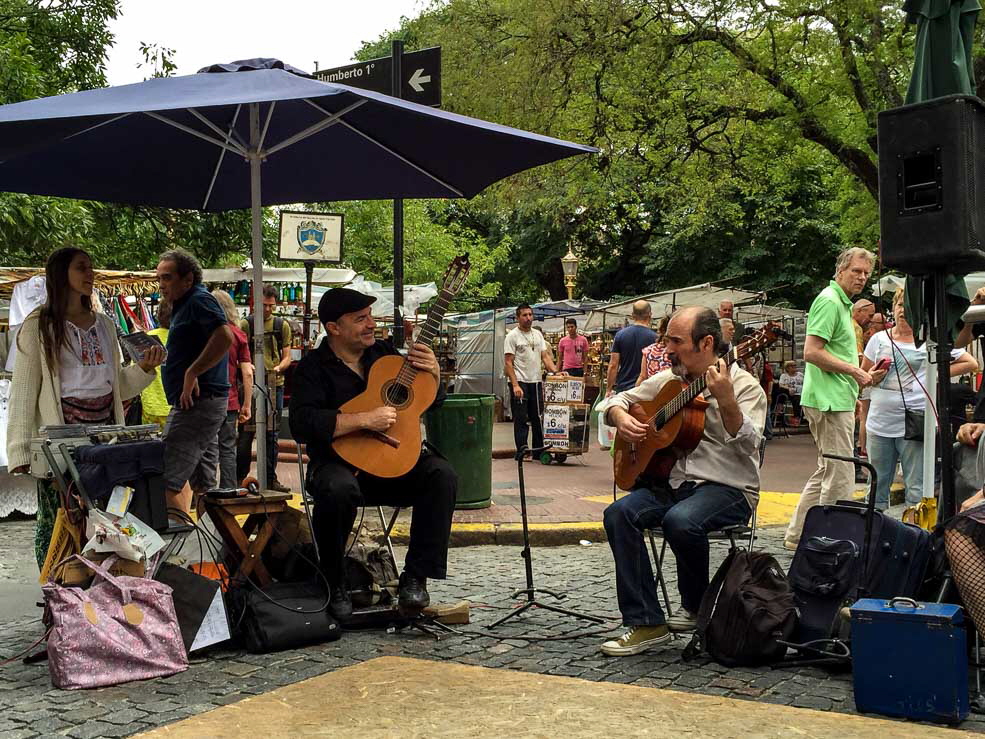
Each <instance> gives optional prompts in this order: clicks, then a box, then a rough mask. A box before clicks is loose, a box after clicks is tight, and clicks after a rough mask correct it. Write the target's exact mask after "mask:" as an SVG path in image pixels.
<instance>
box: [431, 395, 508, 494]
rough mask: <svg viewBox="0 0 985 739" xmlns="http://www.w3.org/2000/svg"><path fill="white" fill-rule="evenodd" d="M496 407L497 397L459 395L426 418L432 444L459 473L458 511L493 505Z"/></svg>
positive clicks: (453, 396)
mask: <svg viewBox="0 0 985 739" xmlns="http://www.w3.org/2000/svg"><path fill="white" fill-rule="evenodd" d="M495 404H496V396H495V395H472V394H469V393H458V394H452V395H449V396H448V397H447V398H445V402H444V403H442V404H441V407H439V408H435V409H432V410H430V411H428V412H427V413H426V414H425V415H424V425H425V427H426V428H427V434H428V442H430V443H431V444H433V445H434V447H435V448H436V449H437V450H438V451H440V452H441V453H442V454H443V455H445V457H447V459H448V461H449V462H450V463H451V466H452V467H453V468H454V469H455V472H457V473H458V497H457V498H456V503H455V507H456V508H459V509H462V508H488V507H489V506H490V504H491V503H492V435H493V409H494V407H495Z"/></svg>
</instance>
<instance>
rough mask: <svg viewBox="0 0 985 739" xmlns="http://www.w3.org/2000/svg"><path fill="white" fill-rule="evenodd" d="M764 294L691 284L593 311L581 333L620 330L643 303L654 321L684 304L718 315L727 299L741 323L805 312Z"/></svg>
mask: <svg viewBox="0 0 985 739" xmlns="http://www.w3.org/2000/svg"><path fill="white" fill-rule="evenodd" d="M765 298H766V294H765V293H757V292H750V291H748V290H737V289H734V288H730V287H717V286H715V285H713V284H712V283H710V282H706V283H704V284H701V285H692V286H691V287H683V288H680V289H677V290H665V291H663V292H659V293H651V294H650V295H639V296H637V297H634V298H630V299H628V300H623V301H620V302H616V303H609V304H607V305H603V306H600V307H598V308H595V309H594V310H593V311H592V312H591V313H590V314H589V316H588V320H587V321H586V322H585V324H584V325H583V326H582V330H584V331H601V330H602V328H603V326H604V327H606V328H610V327H611V328H613V329H615V328H619V327H620V326H621V325H622V324H623V322H624V321H625V320H627V319H628V318H629V316H630V315H631V314H632V312H633V303H635V302H636V301H637V300H645V301H647V302H648V303H649V304H650V307H651V308H652V310H653V318H654V320H659V319H660V318H661V317H662V316H664V315H669V314H670V313H673V312H674V310H676V309H677V308H680V307H681V306H685V305H703V306H705V307H706V308H711V309H712V310H713V311H715V312H716V313H717V312H718V304H719V303H720V302H722V301H723V300H729V301H731V302H732V303H733V305H734V307H735V318H736V320H738V321H741V322H742V323H757V322H761V321H768V320H776V319H780V318H796V317H800V316H802V315H804V311H802V310H799V309H797V308H790V307H786V306H781V305H767V304H766V302H765Z"/></svg>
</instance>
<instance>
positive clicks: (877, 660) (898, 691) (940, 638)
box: [851, 598, 968, 724]
mask: <svg viewBox="0 0 985 739" xmlns="http://www.w3.org/2000/svg"><path fill="white" fill-rule="evenodd" d="M851 615H852V622H851V634H852V652H853V657H852V669H853V672H854V675H853V679H854V682H855V707H856V708H857V709H858V711H859V712H862V713H879V714H882V715H884V716H901V717H905V718H910V719H915V720H918V721H936V722H942V723H951V724H954V723H958V722H960V721H963V720H964V719H965V718H966V717H967V715H968V652H967V643H966V641H967V635H966V632H965V628H964V613H963V612H962V610H961V608H960V606H956V605H950V604H946V603H918V602H916V601H914V600H912V599H910V598H892V599H889V600H886V599H882V598H879V599H876V598H865V599H862V600H860V601H858V602H857V603H855V604H854V605H853V606H852V607H851Z"/></svg>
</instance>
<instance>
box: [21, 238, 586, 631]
mask: <svg viewBox="0 0 985 739" xmlns="http://www.w3.org/2000/svg"><path fill="white" fill-rule="evenodd" d="M156 271H157V279H158V283H159V291H160V302H159V304H158V307H157V322H158V326H157V328H155V329H153V330H152V331H150V332H148V333H149V334H150V335H152V336H155V337H156V338H157V339H158V340H159V341H160V342H161V345H154V346H152V347H151V348H149V349H147V350H146V351H145V352H144V354H143V356H142V358H141V359H140V361H138V362H135V363H132V364H129V365H126V366H124V364H123V358H122V356H121V350H120V342H119V341H118V337H117V328H116V326H115V325H114V323H113V321H112V320H111V319H109V318H108V317H107V316H105V315H104V314H103V313H102V312H101V311H100V310H98V309H97V304H98V303H97V301H96V300H95V299H94V297H93V295H94V293H93V288H94V281H95V274H94V270H93V264H92V260H91V258H90V256H89V255H88V254H87V253H86V252H85V251H83V250H81V249H77V248H65V249H59V250H57V251H56V252H54V253H53V254H52V255H51V257H50V258H49V259H48V262H47V265H46V268H45V278H46V289H47V298H46V301H45V302H44V304H43V305H42V306H41V307H39V308H38V309H36V310H35V311H34V312H33V313H31V315H30V316H29V317H28V319H27V320H26V321H25V322H24V323H23V325H22V326H21V328H20V330H19V332H18V335H17V340H16V346H15V352H16V355H15V361H14V378H13V383H12V388H13V391H12V393H11V398H10V418H11V419H12V420H11V422H10V424H9V426H8V433H7V452H8V458H9V469H10V471H11V472H12V473H15V474H25V473H27V472H28V471H29V467H30V446H31V440H32V438H34V437H37V436H38V433H39V429H40V428H41V427H42V426H45V425H59V424H66V423H69V424H71V423H86V424H103V423H115V424H121V425H122V424H124V423H125V421H126V412H125V409H126V406H127V404H128V403H130V402H134V401H135V399H137V398H139V402H140V414H139V415H138V417H139V419H140V421H142V422H144V423H147V424H155V425H157V426H159V428H160V430H161V437H162V440H163V449H164V473H163V479H164V488H165V496H166V499H167V506H168V510H169V512H170V513H171V515H172V516H173V517H174V518H176V519H178V520H180V519H183V518H185V517H186V516H187V515H188V514H189V513H190V512H191V510H192V509H193V508H194V507H195V503H196V502H197V501H198V500H199V499H200V498H201V496H203V495H206V494H207V493H208V492H209V491H212V490H215V489H217V488H220V487H221V488H236V487H239V486H241V485H242V484H243V482H244V478H246V476H247V474H248V472H249V470H250V466H251V459H252V450H251V446H252V444H253V433H252V432H251V428H252V427H251V426H249V425H248V424H249V422H250V421H251V420H252V419H253V416H254V415H255V413H256V412H257V411H256V409H255V407H254V406H256V407H259V408H261V409H262V408H263V404H262V401H260V400H258V401H257V402H256V403H254V400H253V395H254V393H253V388H254V374H255V372H256V371H257V369H255V364H256V363H254V361H253V360H252V357H251V345H252V343H253V341H252V340H253V317H252V316H248V317H247V318H246V319H243V320H240V318H239V315H238V312H237V310H236V306H235V304H234V303H233V301H232V299H231V298H230V296H229V294H228V293H227V292H225V291H224V290H215V291H213V292H211V293H210V292H209V291H208V290H207V289H206V287H205V285H204V284H203V282H202V276H203V273H202V268H201V266H200V265H199V263H198V261H197V260H196V259H195V257H193V256H192V255H191V254H189V253H187V252H185V251H183V250H180V249H175V250H170V251H167V252H165V253H164V254H162V255H161V257H160V260H159V262H158V265H157V270H156ZM374 300H375V298H372V297H368V296H366V295H364V294H362V293H359V292H356V291H353V290H347V289H344V288H336V289H333V290H329V291H327V292H326V293H325V294H324V295H323V297H322V299H321V300H320V302H319V304H318V317H319V322H320V323H321V324H322V326H323V327H324V330H325V339H324V341H322V342H321V344H320V345H319V346H318V348H317V349H316V350H315V351H312V352H310V353H309V354H308V355H307V356H306V357H304V358H303V359H302V360H301V361H300V362H299V363H298V365H297V368H296V371H297V377H298V380H297V382H296V385H295V387H296V392H295V393H294V395H293V396H292V398H291V409H292V411H293V413H291V416H290V420H291V429H292V431H293V433H294V436H295V438H297V439H298V440H300V441H301V442H304V443H306V444H307V454H308V456H309V458H310V467H309V470H310V475H309V479H308V483H307V489H308V492H309V493H310V494H311V495H312V497H313V498H314V501H315V503H314V520H315V522H316V526H315V531H316V542H317V544H318V545H319V546H318V549H319V552H320V554H321V562H322V569H323V571H324V574H325V575H326V579H327V580H328V582H329V584H330V586H331V602H330V607H331V610H332V612H333V613H334V614H335V615H336V616H337V617H339V618H341V619H344V618H347V617H348V616H349V615H350V614H351V612H352V605H351V601H350V600H349V591H348V587H347V586H346V584H345V573H344V570H343V567H342V560H343V555H344V547H345V541H346V537H347V536H348V531H349V529H350V528H351V526H352V523H353V520H354V517H355V511H356V509H357V507H358V506H362V505H365V504H370V503H377V502H378V503H384V504H392V505H400V506H411V505H413V506H414V518H413V523H412V531H411V542H410V550H409V552H408V555H407V558H406V561H405V565H404V572H403V574H402V575H401V578H400V584H399V591H398V596H399V605H400V607H401V608H402V609H405V610H408V611H420V610H421V609H422V608H424V607H426V606H427V605H428V602H429V596H428V593H427V578H429V577H444V576H445V570H446V560H447V546H448V533H449V530H450V527H451V516H452V512H453V511H454V503H455V497H456V489H457V477H456V475H455V473H454V471H452V469H451V467H450V466H449V464H448V463H447V462H446V461H445V460H444V459H443V458H441V457H440V456H437V455H434V454H430V453H424V454H422V455H421V458H420V460H419V461H418V463H417V464H416V465H415V466H414V468H413V470H411V472H410V473H408V474H406V475H403V476H400V477H398V478H389V479H382V478H377V477H374V476H373V475H371V474H368V473H364V474H360V475H358V478H357V476H356V475H355V474H354V472H353V471H352V469H351V467H349V466H347V465H345V464H344V463H342V461H341V460H340V459H339V457H338V455H337V454H336V453H335V452H334V450H333V448H332V440H333V439H334V438H335V437H337V436H339V435H342V434H346V433H352V432H353V431H356V430H361V429H366V430H371V431H374V432H381V433H382V432H386V431H387V430H388V429H390V427H391V426H392V425H393V423H394V422H395V416H396V414H395V410H394V408H392V407H384V408H377V409H375V410H373V411H371V412H366V413H352V412H343V411H342V410H340V409H341V407H342V406H343V405H344V404H345V403H346V401H348V400H350V399H351V398H352V397H354V396H355V395H357V394H359V393H360V392H362V391H363V390H365V388H366V377H367V374H368V371H369V370H370V369H371V367H372V365H373V363H374V362H375V361H376V360H377V359H379V358H380V357H383V356H387V355H392V354H397V350H396V349H395V348H394V347H393V345H392V344H390V343H389V342H384V341H378V340H377V339H376V338H375V334H374V329H375V323H374V321H373V318H372V316H371V314H370V309H369V305H370V304H371V303H372V302H373V301H374ZM277 303H278V295H277V292H276V290H274V289H273V288H271V287H265V288H264V289H263V320H264V337H263V353H264V366H263V369H262V370H261V371H264V372H265V373H266V377H267V378H268V387H269V394H270V401H271V402H270V406H271V408H272V410H273V411H274V413H273V414H272V416H273V419H275V420H274V421H273V423H271V424H270V427H269V431H268V434H267V438H266V439H265V440H263V441H262V442H261V443H265V444H266V445H267V460H268V465H267V471H268V475H267V479H268V488H269V489H272V490H275V491H280V492H288V491H289V489H288V488H287V486H285V485H283V484H282V483H281V482H280V481H278V479H277V475H276V470H277V435H278V427H277V421H278V420H279V417H280V411H281V409H282V408H283V406H284V377H285V373H286V370H287V369H288V367H289V366H290V365H291V353H290V347H291V337H292V329H291V326H290V323H289V322H288V321H287V320H285V319H283V318H282V317H279V316H275V315H274V311H275V308H276V306H277ZM536 335H537V336H540V334H536ZM579 350H581V351H582V352H583V347H582V346H581V343H580V342H578V344H577V346H576V347H575V354H577V353H578V351H579ZM408 362H409V363H410V365H411V366H412V367H413V368H414V369H415V370H420V371H425V372H428V373H431V374H433V375H434V377H435V380H436V381H437V380H439V378H440V375H439V372H438V365H437V360H436V358H435V356H434V353H433V352H432V351H431V349H430V347H427V346H424V345H423V344H415V345H414V346H413V347H412V348H411V349H410V351H409V352H408ZM518 371H519V372H520V377H521V379H522V378H524V377H525V375H523V374H522V372H523V370H522V367H521V366H520V364H519V363H518ZM531 395H533V393H531ZM443 397H444V393H443V391H442V392H441V393H439V395H438V397H437V399H436V401H435V404H440V402H441V400H442V399H443ZM38 505H39V513H38V523H37V530H36V531H37V533H36V541H35V551H36V555H37V559H38V565H39V567H40V566H42V564H43V562H44V560H45V557H46V555H47V551H48V548H49V543H50V541H51V537H52V531H53V526H54V520H55V513H56V511H57V509H58V506H59V505H60V503H59V498H58V494H57V492H56V490H55V488H54V486H53V484H52V483H51V482H50V481H48V480H44V479H42V480H39V481H38Z"/></svg>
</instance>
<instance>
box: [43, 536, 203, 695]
mask: <svg viewBox="0 0 985 739" xmlns="http://www.w3.org/2000/svg"><path fill="white" fill-rule="evenodd" d="M74 558H75V559H78V560H80V561H81V562H82V563H84V564H85V565H87V566H89V567H91V568H92V569H93V570H94V571H95V572H96V580H95V581H94V583H93V585H92V586H90V587H89V589H88V590H83V589H82V588H74V587H73V588H69V587H64V586H62V585H58V584H57V583H55V582H49V583H47V584H46V585H44V586H43V587H42V590H43V591H44V597H45V603H46V605H47V606H48V609H49V611H50V613H51V618H52V627H51V634H50V636H49V637H48V669H49V671H50V673H51V684H52V685H54V686H55V687H56V688H63V689H65V690H77V689H79V688H101V687H105V686H107V685H119V684H120V683H126V682H130V681H131V680H143V679H146V678H150V677H162V676H165V675H174V674H175V673H177V672H182V671H183V670H186V669H188V655H187V653H186V652H185V647H184V644H183V642H182V641H181V631H180V630H179V628H178V617H177V616H176V615H175V612H174V601H173V600H172V598H171V588H170V586H168V585H165V584H164V583H162V582H157V581H156V580H151V579H148V578H143V577H127V576H124V575H120V576H115V575H111V574H109V572H108V571H107V570H106V569H105V567H101V566H99V565H97V564H93V563H92V562H90V561H89V560H87V559H85V558H83V557H80V556H79V555H77V554H76V555H74ZM66 561H67V560H66Z"/></svg>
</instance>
